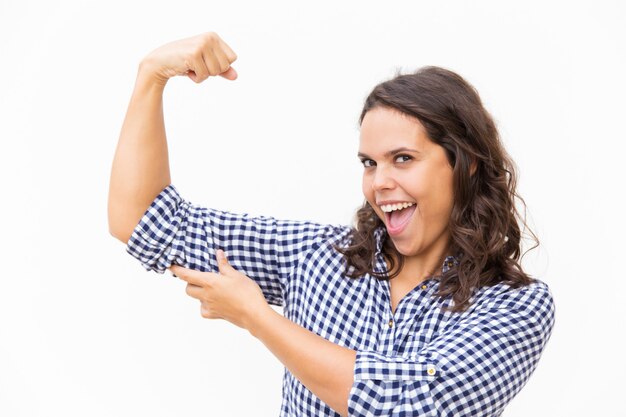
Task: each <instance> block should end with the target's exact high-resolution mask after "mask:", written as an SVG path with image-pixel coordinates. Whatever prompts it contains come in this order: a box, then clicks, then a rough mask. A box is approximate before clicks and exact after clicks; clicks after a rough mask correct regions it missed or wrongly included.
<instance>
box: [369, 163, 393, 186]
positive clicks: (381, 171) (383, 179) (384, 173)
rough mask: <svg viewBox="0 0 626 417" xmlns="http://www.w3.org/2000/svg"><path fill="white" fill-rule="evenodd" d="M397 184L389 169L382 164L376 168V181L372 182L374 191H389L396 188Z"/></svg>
mask: <svg viewBox="0 0 626 417" xmlns="http://www.w3.org/2000/svg"><path fill="white" fill-rule="evenodd" d="M395 184H396V182H395V180H394V179H393V176H392V175H391V172H389V168H386V167H385V166H383V165H382V164H381V165H379V166H377V167H376V172H375V173H374V180H373V181H372V190H374V191H381V190H388V189H391V188H393V187H394V186H395Z"/></svg>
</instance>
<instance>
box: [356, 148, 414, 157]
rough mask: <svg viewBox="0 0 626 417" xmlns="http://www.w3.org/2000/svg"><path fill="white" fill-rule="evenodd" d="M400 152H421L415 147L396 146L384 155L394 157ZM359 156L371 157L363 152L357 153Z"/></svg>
mask: <svg viewBox="0 0 626 417" xmlns="http://www.w3.org/2000/svg"><path fill="white" fill-rule="evenodd" d="M400 152H411V153H421V152H420V151H418V150H415V149H409V148H405V147H402V148H396V149H392V150H390V151H388V152H385V155H384V156H385V158H389V157H392V156H394V155H396V154H399V153H400ZM357 156H358V157H359V158H368V159H369V158H370V157H369V156H368V155H367V154H364V153H362V152H359V153H358V154H357Z"/></svg>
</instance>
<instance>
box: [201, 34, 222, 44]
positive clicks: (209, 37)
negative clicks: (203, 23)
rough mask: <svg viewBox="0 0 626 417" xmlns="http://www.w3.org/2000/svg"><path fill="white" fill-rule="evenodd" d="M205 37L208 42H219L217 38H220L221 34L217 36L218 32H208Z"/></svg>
mask: <svg viewBox="0 0 626 417" xmlns="http://www.w3.org/2000/svg"><path fill="white" fill-rule="evenodd" d="M204 39H205V40H206V41H207V42H217V40H218V39H219V36H217V33H215V32H206V33H205V34H204Z"/></svg>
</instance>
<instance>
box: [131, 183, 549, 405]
mask: <svg viewBox="0 0 626 417" xmlns="http://www.w3.org/2000/svg"><path fill="white" fill-rule="evenodd" d="M350 230H351V229H350V227H347V226H340V225H325V224H318V223H315V222H309V221H291V220H287V221H285V220H276V219H274V218H272V217H265V216H260V217H251V216H248V215H247V214H233V213H229V212H225V211H220V210H214V209H209V208H204V207H201V206H198V205H194V204H192V203H190V202H189V201H186V200H184V199H183V198H181V196H180V195H179V193H178V191H177V190H176V188H175V187H174V186H173V185H169V186H167V187H166V188H165V189H164V190H162V191H161V193H160V194H159V195H158V196H157V197H156V198H155V200H154V201H153V202H152V204H151V205H150V207H149V208H148V209H147V210H146V212H145V214H144V216H143V217H142V219H141V220H140V222H139V223H138V225H137V226H136V227H135V230H134V231H133V234H132V236H131V238H130V240H129V241H128V245H127V247H126V250H127V252H128V253H129V254H130V255H132V256H133V257H135V258H136V259H137V260H139V261H140V262H141V264H142V265H143V267H144V268H145V269H146V270H148V271H155V272H157V273H159V274H163V273H164V271H165V269H166V268H167V267H168V266H170V265H171V264H172V263H174V264H178V265H182V266H184V267H187V268H193V269H197V270H200V271H212V272H217V264H216V263H215V259H214V258H215V256H214V253H215V250H216V249H218V248H220V249H223V250H224V251H225V252H226V254H227V255H228V259H229V261H230V263H231V265H233V267H234V268H236V269H238V270H240V271H242V272H243V273H245V274H246V275H247V276H249V277H250V278H251V279H253V280H255V281H256V282H257V283H258V284H259V286H260V287H261V290H262V291H263V294H264V295H265V298H266V299H267V301H268V303H270V304H273V305H281V306H283V307H284V309H283V314H284V315H285V317H287V318H289V319H290V320H292V321H293V322H295V323H297V324H299V325H300V326H302V327H304V328H306V329H308V330H310V331H312V332H314V333H316V334H318V335H320V336H322V337H324V338H325V339H327V340H329V341H331V342H333V343H336V344H338V345H341V346H345V347H348V348H350V349H353V350H355V351H356V352H357V356H356V364H355V367H354V382H353V385H352V388H351V390H350V395H349V398H348V410H349V416H351V417H352V416H450V417H451V416H454V417H460V416H499V415H500V414H501V413H502V411H503V409H504V407H505V406H506V404H507V403H508V402H509V401H510V400H511V399H512V398H513V397H514V396H515V395H516V394H517V393H518V392H519V390H520V389H521V388H522V387H523V386H524V384H525V383H526V381H527V380H528V378H529V376H530V375H531V373H532V372H533V370H534V369H535V367H536V366H537V362H538V360H539V358H540V356H541V353H542V351H543V349H544V346H545V344H546V342H547V341H548V339H549V338H550V335H551V332H552V328H553V325H554V303H553V299H552V295H551V293H550V290H549V288H548V286H547V285H546V284H545V283H543V282H542V281H539V280H537V281H536V282H535V283H533V284H531V285H529V286H526V287H523V288H519V289H513V288H511V287H509V286H508V285H506V284H497V285H495V286H491V287H483V288H480V289H478V290H477V291H476V292H475V295H474V296H473V298H472V304H471V307H470V308H469V309H468V310H467V311H465V312H463V313H451V312H449V311H444V310H443V309H442V307H446V306H450V305H451V304H452V301H451V299H449V298H443V299H442V298H439V297H436V296H434V294H435V293H436V291H437V288H438V281H437V279H436V278H430V279H428V280H426V281H424V282H422V283H421V284H420V285H418V286H417V287H415V288H414V289H413V290H411V291H410V292H409V293H408V294H407V295H406V296H405V297H404V298H403V299H402V300H401V301H400V303H399V304H398V306H397V309H396V311H395V313H394V314H392V312H391V302H390V291H389V282H388V281H385V280H380V279H377V278H374V277H372V276H370V275H369V274H368V275H365V276H363V277H361V278H358V279H353V278H347V277H346V276H345V263H344V259H343V256H342V255H341V254H339V253H338V252H337V251H336V250H334V249H333V247H332V245H334V244H338V245H345V244H347V243H348V242H349V234H350ZM385 233H386V231H385V229H384V228H379V229H377V230H376V231H375V233H374V237H375V239H376V242H377V252H376V268H375V269H376V271H377V272H382V271H384V269H385V263H384V260H383V258H382V254H381V249H382V242H383V238H384V236H385ZM457 263H458V259H457V258H455V257H453V256H448V257H447V258H446V260H445V261H444V263H443V265H442V272H445V271H447V270H448V268H452V267H454V266H455V265H456V264H457ZM280 416H281V417H286V416H316V417H319V416H339V414H338V413H336V412H335V411H334V410H332V409H331V408H330V407H328V406H327V405H326V404H325V403H324V402H322V401H321V400H320V399H319V398H317V397H316V396H315V395H314V394H313V393H312V392H311V391H309V390H308V389H307V388H306V387H305V386H304V385H302V384H301V383H300V382H299V381H298V380H297V379H296V378H295V377H294V376H293V375H292V374H291V373H290V372H289V370H288V369H286V368H285V374H284V379H283V401H282V405H281V410H280Z"/></svg>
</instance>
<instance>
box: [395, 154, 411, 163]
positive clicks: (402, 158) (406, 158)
mask: <svg viewBox="0 0 626 417" xmlns="http://www.w3.org/2000/svg"><path fill="white" fill-rule="evenodd" d="M411 159H413V158H411V157H410V156H409V155H398V156H396V162H406V161H410V160H411Z"/></svg>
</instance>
